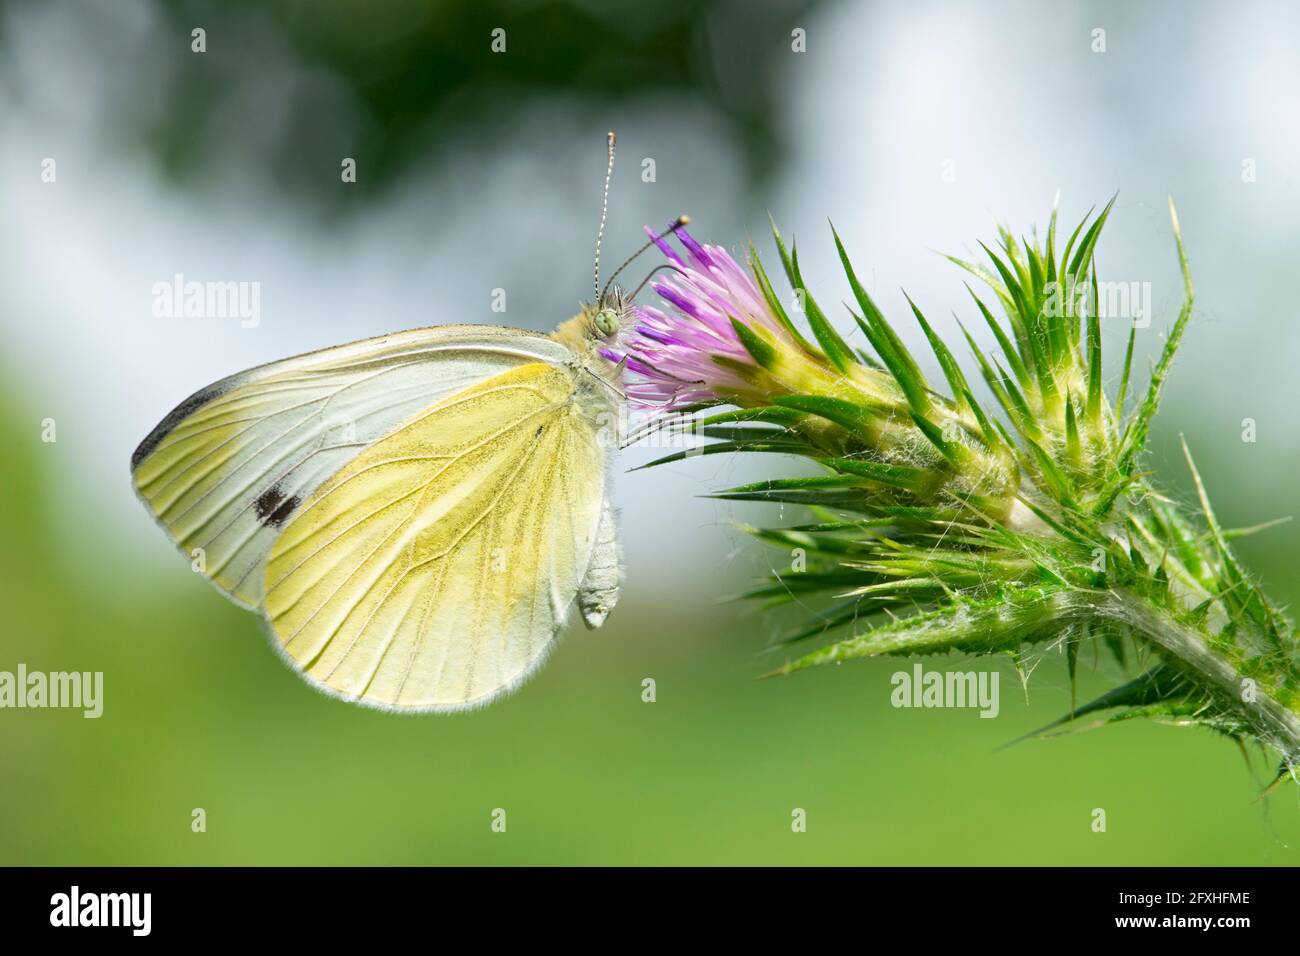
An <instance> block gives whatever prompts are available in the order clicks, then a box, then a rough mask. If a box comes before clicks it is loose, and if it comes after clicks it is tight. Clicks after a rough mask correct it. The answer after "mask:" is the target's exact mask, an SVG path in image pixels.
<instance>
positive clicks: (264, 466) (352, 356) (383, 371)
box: [131, 326, 569, 607]
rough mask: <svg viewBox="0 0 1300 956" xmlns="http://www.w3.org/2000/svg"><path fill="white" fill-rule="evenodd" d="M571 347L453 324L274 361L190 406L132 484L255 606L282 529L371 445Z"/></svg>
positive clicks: (147, 444)
mask: <svg viewBox="0 0 1300 956" xmlns="http://www.w3.org/2000/svg"><path fill="white" fill-rule="evenodd" d="M568 354H569V353H568V350H567V349H566V348H565V347H564V346H562V345H560V344H559V343H557V342H554V341H553V340H551V339H549V338H547V337H545V336H541V335H537V334H534V333H528V332H522V331H518V330H513V329H500V328H494V327H488V326H442V327H438V328H430V329H417V330H414V331H411V332H402V333H398V334H395V335H388V336H382V337H379V338H374V339H367V340H365V341H361V342H355V343H352V344H350V345H342V346H338V347H336V348H332V349H326V350H323V351H320V352H313V353H310V354H308V355H302V356H298V357H296V358H291V359H286V360H284V361H281V362H275V363H272V364H270V365H264V366H261V367H260V368H256V369H253V370H251V371H248V372H243V373H241V374H239V375H235V376H231V377H230V378H227V379H223V380H222V381H220V382H217V383H216V384H214V385H212V386H209V387H208V388H206V389H203V390H202V391H200V392H198V393H196V394H195V395H193V396H191V397H190V398H189V399H187V400H186V401H185V402H182V403H181V405H179V406H178V407H177V408H176V409H175V410H174V411H173V412H172V413H171V414H170V415H168V416H167V418H165V419H164V420H163V421H162V423H161V424H160V425H159V426H158V427H157V428H155V429H154V430H153V432H152V433H151V434H150V435H149V437H147V438H146V439H145V440H144V441H143V442H142V443H141V444H140V447H139V448H138V449H137V450H136V453H135V455H134V456H133V457H132V462H131V470H132V478H133V481H134V484H135V487H136V491H137V493H138V494H139V496H140V498H141V499H142V500H143V501H144V503H145V505H146V506H147V507H148V508H149V510H150V511H151V512H152V513H153V515H154V517H155V518H156V519H157V521H158V522H159V523H160V524H161V525H162V526H163V528H164V529H165V530H166V531H167V533H168V534H169V535H170V536H171V538H172V540H173V541H175V542H176V544H177V545H178V546H179V547H180V548H181V549H182V550H183V551H184V552H185V554H186V556H187V557H189V558H190V559H191V560H192V562H193V563H194V566H195V567H196V569H198V570H200V571H202V572H203V573H204V574H205V575H207V576H208V577H209V578H210V579H211V580H212V581H213V582H214V583H215V584H217V586H218V587H219V588H221V589H222V590H223V591H224V592H225V593H226V594H227V595H228V596H229V597H231V598H232V599H234V600H235V601H237V602H238V603H240V604H243V605H244V606H246V607H257V606H259V605H260V603H261V599H262V584H263V573H262V572H263V570H264V567H265V559H266V555H267V554H268V552H269V551H270V549H271V546H272V543H273V542H274V540H275V538H276V537H277V536H278V535H279V534H280V532H281V529H282V528H284V526H285V525H286V524H287V522H288V520H289V518H290V517H291V516H292V515H293V514H294V512H295V511H296V510H297V509H298V508H299V507H300V506H301V505H302V503H303V502H304V501H306V500H307V499H308V498H309V497H310V496H311V495H312V493H313V492H314V491H315V490H316V489H317V488H318V487H320V485H321V484H322V483H323V482H324V481H326V480H327V479H328V478H329V477H330V476H331V475H333V474H335V473H336V472H337V471H338V470H339V469H340V468H342V467H343V466H344V465H346V464H347V462H349V461H350V460H352V459H353V458H354V457H355V456H356V455H358V454H359V453H360V452H361V451H362V450H363V449H364V448H366V447H367V446H369V445H370V444H372V443H374V442H375V441H378V440H379V439H381V438H383V437H384V436H385V435H387V434H388V433H390V432H391V431H392V430H393V429H394V428H396V427H397V426H398V425H400V424H401V423H402V422H403V421H406V420H407V419H409V418H410V417H411V416H413V415H414V414H416V413H417V412H418V411H419V410H420V409H422V408H426V407H428V406H430V405H432V404H434V403H436V402H438V401H440V400H441V399H443V398H445V397H447V396H449V395H452V394H455V393H457V392H460V391H462V390H463V389H465V388H467V387H469V386H472V385H474V384H475V383H478V382H481V381H482V380H483V379H484V378H487V377H489V376H492V375H495V374H497V373H499V372H502V371H505V370H507V369H510V368H514V367H517V366H519V365H522V364H524V363H536V362H538V361H539V360H540V361H543V362H550V363H562V362H564V361H565V359H566V358H567V357H568Z"/></svg>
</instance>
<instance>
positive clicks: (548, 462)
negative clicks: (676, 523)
mask: <svg viewBox="0 0 1300 956" xmlns="http://www.w3.org/2000/svg"><path fill="white" fill-rule="evenodd" d="M599 311H600V310H598V309H591V308H588V309H584V310H583V312H582V313H580V314H579V315H578V316H577V317H576V318H574V319H572V320H570V321H569V322H566V323H564V324H563V325H562V326H561V327H560V328H559V329H558V330H557V331H556V333H555V334H554V335H551V336H545V335H541V334H539V333H535V332H528V331H523V330H517V329H507V328H498V327H485V326H444V327H437V328H431V329H419V330H413V331H410V332H402V333H397V334H394V335H390V336H382V337H379V338H375V339H368V340H364V341H362V342H356V343H352V344H350V345H344V346H339V347H337V348H333V349H326V350H324V351H321V352H314V353H309V354H307V355H303V356H298V357H296V358H291V359H287V360H284V361H282V362H276V363H271V364H270V365H265V366H261V367H259V368H256V369H252V370H250V371H248V372H244V373H240V374H239V375H235V376H231V377H230V378H227V379H224V380H222V381H220V382H217V383H216V384H214V385H212V386H209V387H208V388H206V389H203V390H201V391H200V392H197V393H196V394H195V395H193V396H191V397H190V398H189V399H187V400H186V401H185V402H182V403H181V404H180V405H179V406H178V407H177V408H176V409H175V410H174V411H173V412H172V413H171V414H170V415H168V416H167V417H166V418H165V419H164V420H163V421H162V423H160V424H159V425H158V427H157V428H155V429H154V430H153V432H151V433H150V435H149V436H148V437H147V438H146V439H145V440H144V441H143V442H142V443H141V445H140V447H139V448H138V449H137V450H136V453H135V455H134V456H133V457H132V475H133V480H134V483H135V486H136V490H137V493H138V494H139V496H140V498H141V499H142V501H143V502H144V503H145V505H146V506H147V507H148V508H149V510H150V511H151V512H152V513H153V515H154V517H155V518H156V520H158V522H159V523H160V524H161V525H162V526H163V528H164V529H165V530H166V531H167V533H168V534H169V535H170V536H171V537H172V539H173V540H174V541H175V542H176V544H177V545H178V546H179V547H180V548H181V550H182V551H183V552H184V553H185V554H186V555H187V557H189V558H191V560H192V563H193V565H194V567H195V569H196V570H200V571H202V573H203V574H204V575H205V576H207V577H208V578H209V579H210V580H211V581H212V582H213V583H214V584H215V585H216V586H217V587H218V588H219V589H220V590H222V591H223V593H225V594H226V595H227V596H228V597H230V598H231V599H232V600H235V601H236V602H237V603H239V604H241V605H242V606H245V607H248V608H253V609H256V610H258V611H260V612H261V614H262V615H263V617H264V618H265V620H266V622H267V625H268V628H269V630H270V633H271V637H272V640H273V643H274V644H275V646H276V647H277V649H278V650H279V651H280V652H281V653H282V655H283V656H284V657H285V658H286V660H288V661H289V662H290V663H291V664H292V665H293V666H294V667H295V668H296V669H297V670H299V671H300V672H301V673H303V674H304V676H305V677H306V678H307V679H308V680H309V681H311V682H312V683H313V684H315V685H316V686H318V687H319V688H321V689H323V690H325V691H327V692H329V693H332V694H337V695H339V696H342V697H345V698H348V699H351V700H356V701H358V702H361V703H366V704H371V705H374V706H380V707H386V708H394V709H400V710H454V709H460V708H464V707H469V706H475V705H478V704H482V703H485V702H487V701H489V700H491V699H493V698H494V697H496V696H497V695H499V694H501V693H503V692H505V691H508V690H509V689H511V688H513V687H515V686H517V685H518V684H519V683H520V682H521V681H522V680H524V679H525V678H526V677H527V676H528V675H529V674H530V673H532V672H533V671H534V670H535V669H536V667H537V666H538V665H539V664H540V663H541V661H542V660H543V659H544V658H545V656H546V654H547V653H548V651H549V650H550V648H551V646H552V645H553V642H554V639H555V637H556V635H557V634H558V632H559V630H560V629H561V628H562V627H563V625H564V622H565V620H566V617H567V614H568V612H569V609H570V608H571V606H572V605H574V604H575V603H576V604H577V606H578V608H579V611H580V613H581V616H582V618H583V620H584V622H585V623H586V624H587V625H588V626H589V627H599V626H600V625H601V624H602V623H603V622H604V620H605V617H606V616H607V615H608V613H609V611H610V610H611V609H612V608H613V606H614V604H615V603H616V601H617V598H618V588H619V568H618V543H617V531H616V527H615V519H614V512H613V509H612V507H611V505H610V501H609V490H608V484H609V483H608V478H607V475H608V458H609V452H610V447H612V444H613V443H612V442H611V441H610V440H609V439H610V438H611V437H612V436H613V435H614V434H615V432H614V426H615V425H616V423H617V413H618V411H619V407H618V396H619V392H618V388H617V378H618V374H619V370H618V369H616V368H615V367H614V366H613V365H612V364H611V363H609V362H608V361H606V360H605V359H604V358H602V357H601V356H600V354H599V351H598V346H599V345H600V343H601V341H602V340H603V338H604V332H603V331H602V326H604V327H607V322H606V320H601V321H599V322H598V321H597V318H596V316H597V314H598V312H599Z"/></svg>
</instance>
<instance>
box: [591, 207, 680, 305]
mask: <svg viewBox="0 0 1300 956" xmlns="http://www.w3.org/2000/svg"><path fill="white" fill-rule="evenodd" d="M690 223H691V217H690V216H687V215H681V216H678V217H677V218H676V219H674V220H673V221H672V223H671V224H670V225H669V226H668V228H667V229H665V230H664V231H663V232H661V233H659V235H657V236H655V237H654V238H653V239H647V240H646V242H645V245H643V246H642V247H641V248H640V249H638V250H637V251H636V252H634V253H632V254H631V255H630V256H628V257H627V258H626V259H624V260H623V264H622V265H621V266H619V267H618V268H617V269H615V270H614V274H613V275H612V276H610V277H609V281H608V282H606V283H605V288H603V289H601V290H600V292H599V294H598V295H597V296H596V302H597V303H600V302H604V301H605V293H606V292H608V291H609V287H610V286H612V285H613V284H614V280H615V279H617V278H618V277H619V276H620V275H621V274H622V272H623V270H624V269H626V268H627V267H628V266H630V265H631V264H632V263H633V262H635V261H636V258H637V257H638V256H639V255H641V253H643V252H645V251H646V250H647V249H649V248H650V247H651V246H653V245H654V244H655V243H656V242H658V241H659V240H661V239H663V238H664V237H665V236H668V235H671V234H672V233H674V232H676V231H677V230H678V229H681V228H682V227H683V226H688V225H690ZM660 268H662V266H661V267H660ZM655 271H656V272H657V271H658V270H655ZM651 275H654V273H653V272H652V273H651ZM647 278H648V277H647ZM644 285H645V283H644V282H642V283H641V285H640V286H637V290H636V291H637V292H640V291H641V286H644ZM632 297H633V298H635V297H636V293H635V292H634V293H633V294H632Z"/></svg>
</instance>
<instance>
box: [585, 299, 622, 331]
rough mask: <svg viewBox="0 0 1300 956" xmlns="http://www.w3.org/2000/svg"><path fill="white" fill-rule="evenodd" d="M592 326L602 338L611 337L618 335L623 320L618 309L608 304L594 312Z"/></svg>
mask: <svg viewBox="0 0 1300 956" xmlns="http://www.w3.org/2000/svg"><path fill="white" fill-rule="evenodd" d="M591 327H592V330H593V331H594V332H595V333H596V334H597V335H598V336H600V337H601V338H602V339H610V338H613V337H614V336H616V335H618V330H619V329H620V328H621V327H622V321H621V320H620V319H619V314H618V311H617V310H616V309H613V308H611V307H610V306H607V305H606V306H602V307H601V308H599V309H597V310H596V311H595V312H594V313H593V314H592V316H591Z"/></svg>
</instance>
